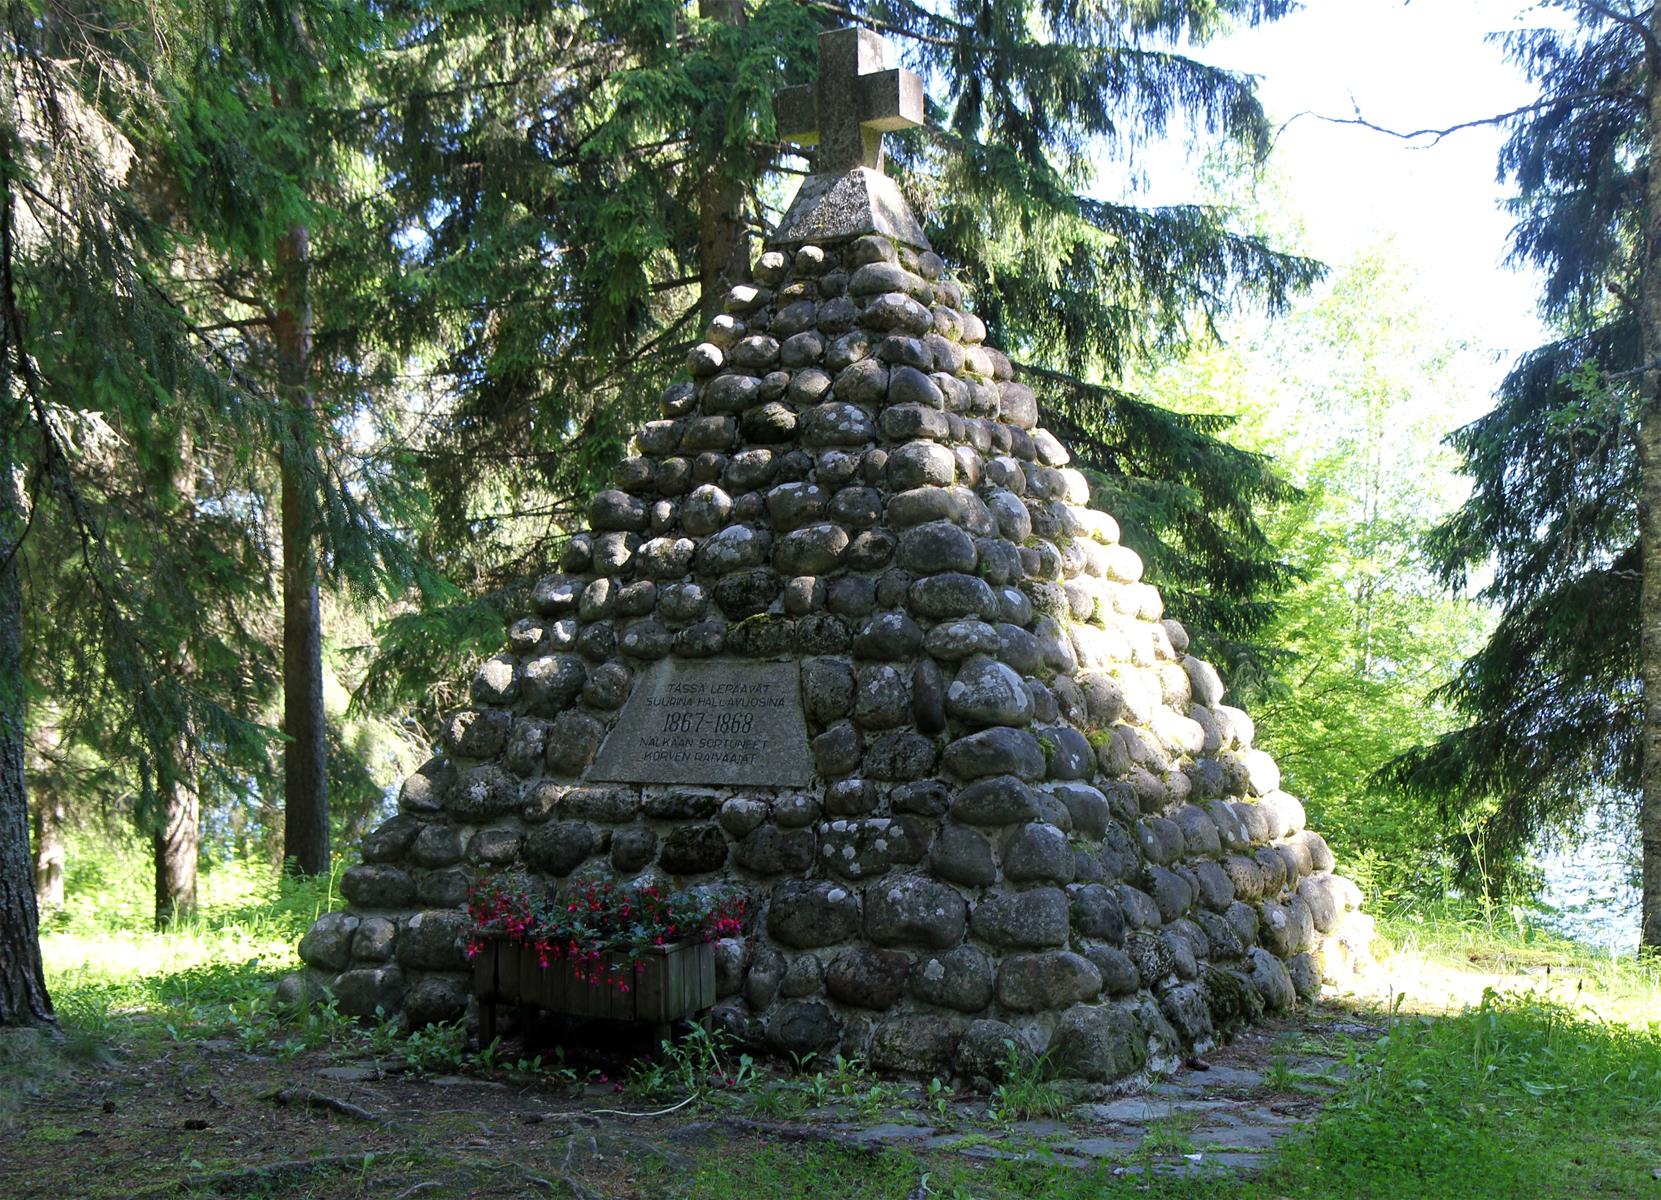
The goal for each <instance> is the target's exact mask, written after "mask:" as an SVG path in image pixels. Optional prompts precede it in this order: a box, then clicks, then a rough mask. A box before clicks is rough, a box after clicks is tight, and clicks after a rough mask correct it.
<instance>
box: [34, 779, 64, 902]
mask: <svg viewBox="0 0 1661 1200" xmlns="http://www.w3.org/2000/svg"><path fill="white" fill-rule="evenodd" d="M34 811H35V903H36V905H38V906H39V908H40V911H41V912H43V913H44V912H51V911H53V910H55V909H59V908H62V907H63V867H64V858H65V854H64V844H63V827H64V817H65V813H64V805H63V797H62V796H60V795H59V794H58V793H57V792H56V791H55V790H54V791H42V790H41V789H40V788H36V789H35V805H34Z"/></svg>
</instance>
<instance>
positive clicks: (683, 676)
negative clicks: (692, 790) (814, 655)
mask: <svg viewBox="0 0 1661 1200" xmlns="http://www.w3.org/2000/svg"><path fill="white" fill-rule="evenodd" d="M588 778H590V779H594V780H601V781H605V782H613V783H693V784H709V785H714V786H722V785H746V784H759V785H762V786H771V787H797V786H800V785H802V784H805V783H808V782H810V781H811V780H812V778H813V756H812V753H811V751H810V750H809V749H808V744H807V725H806V723H805V722H804V721H803V720H802V699H801V685H800V681H799V675H798V673H797V667H796V664H795V663H735V662H686V661H681V660H676V659H660V660H658V661H657V662H655V663H653V664H652V666H651V667H649V668H647V670H646V671H644V672H643V673H642V674H641V676H640V678H639V679H638V680H637V681H636V682H635V685H634V690H633V691H632V692H631V693H630V694H629V699H628V702H627V703H626V704H624V705H623V711H622V713H621V714H620V715H619V716H618V718H617V724H616V725H615V726H613V727H612V730H611V733H610V735H608V736H607V738H606V741H605V744H604V745H603V746H601V747H600V753H599V755H598V757H596V758H595V760H594V765H593V766H592V767H590V768H589V770H588Z"/></svg>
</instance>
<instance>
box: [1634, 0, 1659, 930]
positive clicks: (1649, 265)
mask: <svg viewBox="0 0 1661 1200" xmlns="http://www.w3.org/2000/svg"><path fill="white" fill-rule="evenodd" d="M1650 31H1651V34H1652V48H1651V50H1650V58H1651V62H1650V68H1651V69H1650V73H1649V80H1650V82H1649V87H1648V95H1647V96H1646V98H1645V99H1646V107H1647V117H1648V120H1649V131H1648V132H1649V165H1650V169H1649V171H1648V173H1647V178H1646V183H1645V195H1644V232H1643V239H1644V258H1643V276H1642V278H1643V292H1642V295H1641V297H1640V303H1641V305H1642V311H1641V313H1640V316H1639V319H1640V321H1641V323H1642V326H1643V339H1642V344H1643V362H1644V363H1645V364H1646V367H1645V370H1644V373H1643V376H1642V379H1641V383H1640V404H1641V408H1640V411H1639V414H1638V468H1639V473H1640V478H1641V480H1642V482H1641V485H1640V487H1641V493H1640V496H1639V503H1638V546H1639V552H1640V556H1641V558H1642V562H1643V568H1642V569H1643V580H1642V586H1641V594H1640V599H1639V617H1638V623H1639V635H1640V641H1639V646H1640V649H1639V657H1640V662H1639V677H1640V678H1641V679H1642V680H1643V688H1644V727H1643V742H1642V745H1643V763H1642V766H1641V767H1640V771H1641V774H1640V776H1639V790H1640V794H1641V799H1640V808H1639V818H1638V825H1639V835H1640V839H1641V842H1642V852H1641V857H1642V873H1643V901H1642V905H1641V909H1640V914H1641V915H1640V929H1639V939H1638V942H1639V946H1640V948H1641V949H1642V950H1644V951H1645V952H1647V953H1650V954H1661V366H1657V365H1656V364H1661V87H1658V86H1657V85H1656V82H1655V80H1656V67H1657V66H1658V65H1661V64H1658V63H1657V62H1656V61H1655V59H1656V57H1657V55H1656V54H1655V51H1654V49H1653V45H1654V43H1655V42H1657V41H1661V5H1657V6H1655V7H1654V8H1652V9H1651V11H1650Z"/></svg>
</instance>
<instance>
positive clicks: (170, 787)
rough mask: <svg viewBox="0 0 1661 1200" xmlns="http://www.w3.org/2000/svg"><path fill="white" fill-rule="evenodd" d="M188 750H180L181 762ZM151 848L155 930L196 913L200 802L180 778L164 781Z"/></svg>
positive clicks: (186, 755) (185, 759)
mask: <svg viewBox="0 0 1661 1200" xmlns="http://www.w3.org/2000/svg"><path fill="white" fill-rule="evenodd" d="M188 755H189V747H188V746H185V747H181V752H180V759H179V761H181V762H186V761H188ZM161 802H162V803H161V810H160V812H158V813H157V822H156V828H155V830H154V831H153V832H152V833H151V835H150V847H151V851H152V853H153V855H154V857H155V865H156V928H157V929H165V928H167V926H169V925H171V924H172V923H173V922H174V921H175V920H177V919H178V918H180V917H189V916H192V915H194V914H195V912H196V863H197V859H198V857H199V856H200V853H201V849H202V803H201V800H200V798H199V797H198V796H197V794H196V789H195V788H194V787H192V786H191V785H190V783H189V782H187V781H186V780H183V779H165V780H163V781H162V786H161Z"/></svg>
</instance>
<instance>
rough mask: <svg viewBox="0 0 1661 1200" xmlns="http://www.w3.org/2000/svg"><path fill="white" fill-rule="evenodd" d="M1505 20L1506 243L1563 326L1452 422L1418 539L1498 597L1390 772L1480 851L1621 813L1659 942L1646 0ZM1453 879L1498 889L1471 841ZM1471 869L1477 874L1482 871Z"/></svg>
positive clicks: (1658, 682)
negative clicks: (1487, 406) (1514, 84)
mask: <svg viewBox="0 0 1661 1200" xmlns="http://www.w3.org/2000/svg"><path fill="white" fill-rule="evenodd" d="M1554 7H1557V8H1560V9H1562V10H1563V11H1564V12H1565V13H1566V14H1567V15H1568V16H1569V17H1570V18H1571V22H1570V23H1569V24H1568V25H1567V26H1566V27H1563V28H1541V29H1534V30H1529V31H1526V32H1522V33H1519V34H1516V35H1512V36H1511V37H1510V38H1509V40H1508V50H1509V53H1510V56H1511V58H1512V59H1513V60H1514V61H1515V62H1516V63H1517V64H1518V65H1519V66H1521V67H1522V68H1523V70H1524V71H1525V72H1526V73H1527V74H1528V76H1529V77H1530V78H1531V79H1532V80H1533V81H1534V82H1535V83H1536V84H1537V85H1538V86H1539V89H1540V92H1539V98H1538V100H1537V101H1535V102H1533V103H1531V104H1530V105H1528V106H1526V107H1525V108H1524V109H1523V110H1521V111H1520V112H1518V113H1515V114H1511V115H1510V116H1509V117H1508V118H1505V119H1508V120H1511V121H1514V128H1513V130H1512V133H1511V136H1510V137H1509V139H1508V140H1507V142H1506V144H1505V147H1504V150H1503V152H1502V155H1501V159H1500V172H1501V176H1502V178H1504V179H1507V180H1509V181H1511V182H1512V183H1514V184H1515V185H1516V186H1517V189H1518V195H1517V199H1516V200H1515V202H1514V211H1515V213H1516V217H1517V224H1516V227H1515V230H1514V232H1513V257H1514V259H1515V260H1516V261H1517V262H1519V263H1522V264H1525V265H1529V266H1532V267H1535V268H1537V269H1539V270H1540V271H1541V272H1542V274H1543V277H1544V290H1543V292H1542V294H1541V297H1540V309H1541V312H1542V313H1543V314H1544V315H1545V316H1546V318H1547V319H1548V320H1549V321H1550V322H1552V324H1553V326H1554V327H1555V329H1556V330H1557V331H1558V336H1557V338H1556V339H1555V340H1554V341H1552V342H1550V343H1548V344H1547V345H1544V346H1541V347H1539V348H1538V349H1536V350H1533V351H1531V352H1529V353H1528V354H1525V355H1524V356H1522V358H1520V359H1519V360H1518V361H1517V363H1516V364H1515V365H1514V366H1513V368H1512V369H1511V371H1510V373H1509V374H1508V375H1507V376H1506V378H1505V380H1504V382H1503V384H1502V385H1501V388H1500V392H1499V398H1498V400H1499V402H1498V404H1497V405H1496V406H1495V408H1494V409H1493V411H1492V412H1490V413H1489V414H1488V415H1486V416H1484V417H1483V418H1481V419H1480V420H1478V421H1476V422H1473V423H1472V424H1471V425H1469V426H1467V427H1465V428H1464V429H1461V430H1460V431H1459V432H1458V433H1456V434H1455V435H1454V437H1453V439H1452V441H1453V445H1454V447H1455V448H1456V449H1457V450H1458V451H1459V452H1460V454H1461V455H1462V456H1463V458H1464V469H1465V470H1466V471H1467V472H1468V473H1469V474H1470V475H1471V477H1472V482H1473V487H1472V492H1471V496H1470V499H1469V501H1468V502H1467V503H1466V504H1465V505H1464V506H1463V507H1462V508H1461V509H1460V510H1459V511H1458V512H1457V513H1456V514H1455V515H1454V516H1453V517H1452V518H1451V519H1450V520H1448V521H1447V522H1446V523H1445V524H1443V525H1442V526H1441V527H1440V528H1438V529H1437V530H1436V532H1435V534H1434V536H1433V540H1432V550H1433V552H1434V554H1435V556H1436V558H1437V560H1438V562H1439V565H1440V570H1441V573H1442V576H1443V578H1444V580H1445V581H1446V582H1448V583H1449V584H1452V585H1455V586H1462V585H1464V584H1466V583H1467V582H1469V581H1471V580H1472V579H1474V578H1480V577H1481V576H1482V575H1483V574H1484V573H1487V572H1491V578H1490V580H1489V581H1488V582H1487V583H1485V584H1484V585H1483V586H1482V587H1481V589H1480V593H1479V594H1480V595H1481V596H1482V597H1483V598H1484V599H1486V600H1489V601H1491V602H1492V603H1494V604H1495V605H1496V606H1498V607H1499V608H1500V609H1501V610H1502V617H1501V619H1500V621H1499V624H1498V626H1497V628H1496V630H1495V632H1494V634H1493V636H1492V638H1491V639H1490V640H1489V642H1488V644H1487V645H1486V646H1485V647H1484V648H1483V649H1482V650H1481V651H1480V652H1479V653H1478V654H1476V655H1475V656H1474V657H1472V658H1471V659H1470V660H1469V661H1467V662H1466V663H1465V664H1464V667H1463V669H1462V670H1461V672H1460V673H1459V675H1458V677H1457V678H1456V679H1455V681H1454V682H1453V683H1452V684H1450V685H1449V686H1448V688H1447V689H1446V691H1445V697H1446V698H1447V699H1448V700H1450V701H1451V702H1452V703H1453V705H1454V706H1455V707H1456V709H1457V710H1458V711H1459V713H1460V714H1461V716H1462V718H1463V720H1464V722H1465V723H1464V726H1463V727H1462V728H1460V729H1458V730H1456V731H1455V732H1453V733H1451V734H1448V735H1447V736H1445V737H1443V738H1441V739H1439V740H1438V741H1436V742H1434V743H1433V744H1431V745H1428V746H1424V747H1421V748H1420V749H1418V750H1417V751H1415V752H1413V753H1412V754H1410V755H1407V756H1405V757H1404V758H1402V759H1401V760H1399V761H1397V762H1396V763H1395V764H1394V765H1393V766H1392V768H1391V770H1390V772H1389V775H1390V777H1391V778H1392V779H1393V780H1394V781H1395V782H1397V783H1399V784H1401V785H1403V786H1405V787H1407V788H1408V789H1410V790H1412V791H1414V792H1416V793H1417V794H1419V795H1421V796H1425V797H1430V798H1436V799H1440V800H1442V801H1443V802H1444V803H1446V804H1448V805H1449V806H1451V807H1454V808H1458V809H1460V810H1463V811H1467V812H1476V813H1479V814H1484V818H1483V830H1484V835H1485V841H1486V845H1487V847H1488V848H1490V849H1491V850H1492V851H1493V853H1491V854H1489V855H1487V859H1488V862H1489V863H1502V864H1503V863H1505V862H1507V861H1514V860H1515V859H1516V857H1517V854H1518V851H1520V850H1521V849H1522V848H1523V847H1524V846H1526V845H1527V843H1528V842H1529V841H1530V839H1532V838H1533V837H1534V836H1536V835H1537V834H1538V833H1540V832H1541V831H1542V830H1547V829H1552V828H1563V827H1566V826H1570V825H1572V824H1574V823H1576V822H1577V821H1578V820H1579V819H1580V817H1581V815H1582V814H1583V813H1584V812H1585V811H1586V810H1587V809H1589V808H1597V807H1600V806H1601V807H1613V808H1617V809H1624V810H1625V811H1626V812H1628V813H1631V814H1635V815H1636V817H1637V823H1638V826H1639V829H1640V834H1641V860H1642V875H1643V905H1642V914H1641V922H1642V928H1641V944H1642V946H1643V947H1644V948H1645V949H1647V950H1650V951H1655V950H1657V949H1661V365H1658V364H1661V172H1657V171H1654V170H1652V169H1651V168H1652V166H1653V164H1654V163H1655V162H1656V161H1657V160H1658V158H1661V155H1658V153H1657V149H1658V144H1661V88H1658V87H1657V85H1656V80H1657V77H1658V74H1661V7H1657V6H1655V5H1649V4H1633V3H1621V2H1618V0H1616V2H1611V3H1601V2H1600V3H1591V2H1590V0H1559V3H1557V4H1555V5H1554ZM1464 866H1465V874H1466V878H1467V881H1468V882H1470V883H1472V884H1481V883H1484V882H1486V883H1487V884H1488V885H1489V886H1491V887H1503V886H1504V885H1505V884H1506V883H1507V882H1508V881H1507V879H1506V878H1505V877H1504V875H1503V873H1500V874H1499V875H1496V874H1495V873H1494V872H1492V871H1491V870H1486V866H1487V864H1485V863H1484V862H1483V861H1479V859H1478V858H1477V857H1476V856H1475V854H1472V855H1470V856H1468V857H1467V861H1466V862H1465V864H1464ZM1485 876H1486V877H1485Z"/></svg>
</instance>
